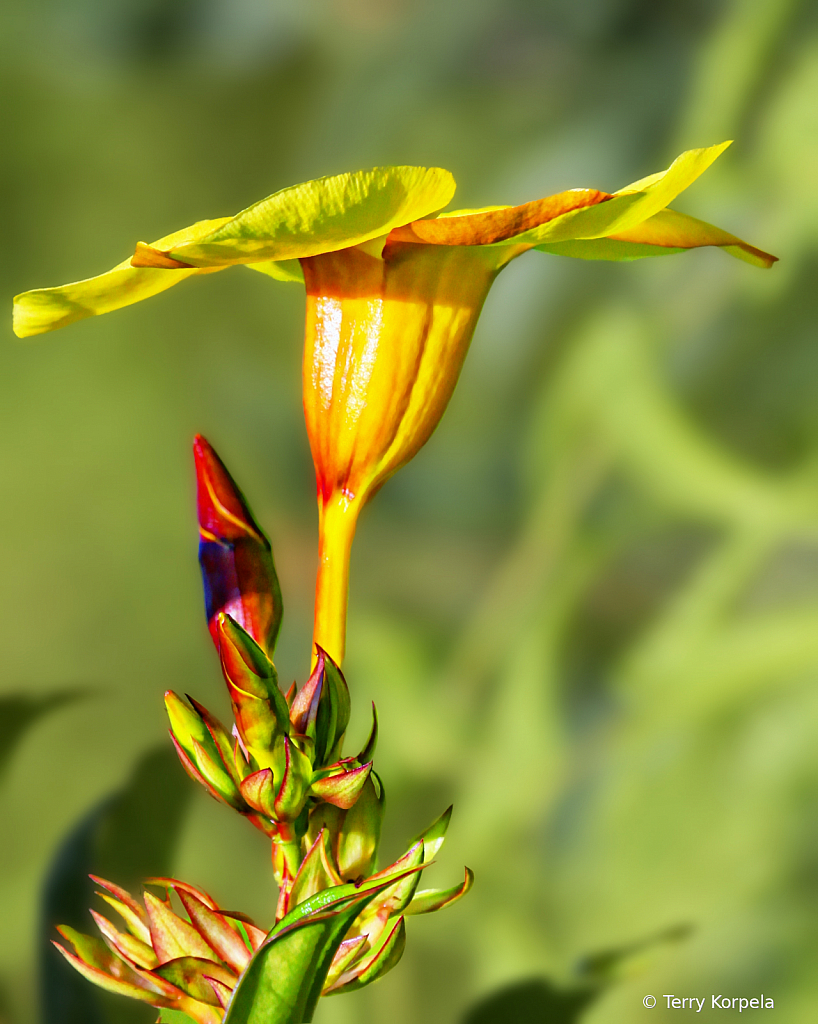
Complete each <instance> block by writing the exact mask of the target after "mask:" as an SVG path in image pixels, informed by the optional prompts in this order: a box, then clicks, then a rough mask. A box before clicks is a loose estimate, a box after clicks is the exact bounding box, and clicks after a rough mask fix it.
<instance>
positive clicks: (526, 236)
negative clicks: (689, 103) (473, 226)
mask: <svg viewBox="0 0 818 1024" xmlns="http://www.w3.org/2000/svg"><path fill="white" fill-rule="evenodd" d="M729 145H730V143H729V142H722V143H720V144H719V145H717V146H708V147H707V148H706V149H690V150H688V151H687V152H685V153H682V155H681V156H679V157H677V158H676V159H675V160H674V161H673V163H672V164H671V165H670V167H668V169H667V170H666V171H662V172H660V173H659V174H651V175H650V176H649V177H647V178H642V179H640V180H639V181H636V182H634V183H633V184H631V185H628V186H627V187H626V188H624V189H620V190H619V191H618V192H616V193H614V195H613V196H612V197H611V198H610V199H608V200H607V201H603V202H600V203H597V204H596V205H593V206H589V207H585V208H583V209H577V210H571V211H570V212H568V213H564V214H562V215H561V216H559V217H556V218H555V219H553V220H549V221H548V222H547V223H544V224H541V225H540V226H539V227H534V228H531V229H530V230H528V231H525V232H523V233H521V234H519V235H516V236H513V237H510V238H506V239H504V240H503V241H502V242H500V243H495V244H501V245H511V244H520V243H527V244H530V245H540V244H541V243H543V242H566V241H569V240H571V239H575V238H603V237H605V236H608V237H610V236H612V235H613V236H619V235H621V234H622V233H623V232H626V231H629V230H630V229H631V228H635V227H637V226H638V225H639V224H641V223H643V222H644V221H646V220H648V219H649V218H650V217H652V216H653V215H654V214H656V213H658V212H659V211H660V210H662V209H664V208H665V207H666V206H667V205H668V204H669V203H672V202H673V200H674V199H675V198H676V196H678V195H679V193H680V192H683V191H684V190H685V189H686V188H688V187H689V186H690V185H692V183H693V182H694V181H695V180H696V178H698V177H699V175H700V174H702V173H703V172H704V171H706V170H707V168H708V167H709V166H710V164H712V163H713V161H714V160H715V159H716V158H717V157H718V156H719V155H720V154H721V153H723V152H724V150H725V149H726V148H727V147H728V146H729Z"/></svg>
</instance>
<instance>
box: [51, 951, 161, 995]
mask: <svg viewBox="0 0 818 1024" xmlns="http://www.w3.org/2000/svg"><path fill="white" fill-rule="evenodd" d="M53 945H54V946H56V948H57V949H58V950H59V951H60V953H61V954H62V955H63V956H64V957H65V959H66V960H67V961H68V962H69V963H70V964H71V966H72V967H73V968H74V970H75V971H79V973H80V974H81V975H82V976H83V977H84V978H87V979H88V981H90V982H92V983H93V984H94V985H98V986H99V988H104V989H106V990H107V991H108V992H115V993H116V994H117V995H123V996H130V998H131V999H139V1000H141V1001H142V1002H145V1003H151V1004H152V1005H153V1006H163V1005H164V1004H165V1003H166V1002H168V999H167V997H165V996H163V995H162V994H161V993H159V992H157V991H155V990H153V989H147V988H140V986H139V985H135V984H133V983H132V982H130V981H122V980H121V979H120V978H115V977H112V976H111V975H110V974H107V973H106V972H105V971H103V970H101V969H100V968H99V967H92V966H91V965H90V964H87V963H86V962H85V961H84V960H81V959H80V957H78V956H75V955H74V954H73V953H70V952H69V951H68V950H67V949H65V947H64V946H61V945H60V944H59V942H55V943H53Z"/></svg>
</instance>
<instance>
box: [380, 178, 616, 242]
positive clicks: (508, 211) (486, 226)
mask: <svg viewBox="0 0 818 1024" xmlns="http://www.w3.org/2000/svg"><path fill="white" fill-rule="evenodd" d="M610 198H611V196H610V194H609V193H608V192H600V191H598V190H597V189H594V188H575V189H571V190H569V191H568V192H559V193H557V195H553V196H546V198H545V199H535V200H534V201H533V202H530V203H523V205H522V206H501V207H493V208H490V209H487V210H477V211H474V212H471V213H469V212H467V211H462V214H461V215H459V216H455V215H451V216H444V217H437V218H435V219H434V220H418V221H414V222H413V223H412V224H409V225H407V226H406V227H402V228H398V229H396V230H395V231H393V232H392V234H391V237H390V241H395V242H429V243H431V244H433V245H492V244H494V243H497V242H505V241H507V240H508V239H511V238H515V239H516V238H518V237H519V236H520V235H522V234H523V233H525V232H526V231H529V230H530V229H532V228H537V227H539V226H541V225H542V224H545V223H547V222H548V221H551V220H554V219H555V218H556V217H559V216H561V215H562V214H565V213H568V212H569V211H571V210H579V209H583V208H584V207H586V206H595V205H596V204H597V203H601V202H603V201H604V200H606V199H610Z"/></svg>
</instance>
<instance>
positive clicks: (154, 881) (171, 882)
mask: <svg viewBox="0 0 818 1024" xmlns="http://www.w3.org/2000/svg"><path fill="white" fill-rule="evenodd" d="M145 885H161V886H162V887H163V888H164V889H175V890H176V891H177V892H179V891H184V892H189V893H192V895H194V896H195V897H196V899H197V900H199V902H201V903H204V905H205V906H206V907H210V909H211V910H219V905H218V903H217V902H216V901H215V900H214V899H213V897H212V896H209V895H208V894H207V893H206V892H205V891H204V889H197V888H196V886H195V885H191V884H190V882H181V881H180V880H179V879H178V878H160V877H157V876H154V877H152V878H146V879H145Z"/></svg>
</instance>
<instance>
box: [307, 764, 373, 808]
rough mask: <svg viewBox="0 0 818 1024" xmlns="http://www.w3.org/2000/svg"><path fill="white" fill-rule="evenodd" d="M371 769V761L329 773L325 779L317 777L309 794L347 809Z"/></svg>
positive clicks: (358, 792)
mask: <svg viewBox="0 0 818 1024" xmlns="http://www.w3.org/2000/svg"><path fill="white" fill-rule="evenodd" d="M371 771H372V762H371V761H370V762H369V764H364V765H361V767H360V768H353V769H352V771H349V772H341V773H340V774H338V775H330V776H329V777H328V778H325V779H317V780H316V781H315V782H313V783H312V785H311V786H310V795H311V796H316V797H318V799H319V800H325V801H326V802H327V803H328V804H334V806H335V807H342V808H343V809H344V810H348V809H349V808H350V807H352V806H353V805H354V804H355V801H356V800H357V799H358V796H359V794H360V792H361V790H362V789H363V786H364V783H365V782H366V780H367V779H368V778H369V773H370V772H371Z"/></svg>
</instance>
